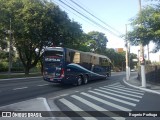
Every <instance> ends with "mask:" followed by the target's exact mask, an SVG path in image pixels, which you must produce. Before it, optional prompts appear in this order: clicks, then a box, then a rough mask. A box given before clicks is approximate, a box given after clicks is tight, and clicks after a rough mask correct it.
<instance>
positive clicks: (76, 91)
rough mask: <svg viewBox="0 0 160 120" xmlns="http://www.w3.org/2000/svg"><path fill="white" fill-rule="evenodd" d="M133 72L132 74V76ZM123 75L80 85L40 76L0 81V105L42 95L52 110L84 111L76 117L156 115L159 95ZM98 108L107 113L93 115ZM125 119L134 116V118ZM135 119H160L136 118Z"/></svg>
mask: <svg viewBox="0 0 160 120" xmlns="http://www.w3.org/2000/svg"><path fill="white" fill-rule="evenodd" d="M135 74H136V73H131V75H135ZM124 77H125V72H119V73H113V74H112V76H111V77H110V79H108V80H97V81H94V82H90V83H88V84H86V85H82V86H72V85H66V86H62V85H60V84H52V83H48V82H46V81H43V80H42V78H34V79H25V80H14V81H1V82H0V98H1V99H0V106H3V105H8V104H11V103H15V102H19V101H23V100H28V99H31V98H37V97H43V98H46V100H47V102H48V104H49V107H50V109H51V110H55V111H57V109H55V106H56V107H57V108H58V110H60V111H82V112H83V113H80V112H78V113H76V114H78V116H80V117H81V118H80V117H79V118H77V119H82V118H83V119H86V117H90V116H89V115H90V114H92V115H93V116H94V117H92V118H93V119H100V120H103V119H104V120H105V119H106V117H102V116H103V115H107V116H109V117H107V118H108V119H116V118H117V116H116V115H117V114H118V115H119V116H118V117H119V118H121V119H126V118H127V115H129V113H132V114H130V115H132V116H134V115H137V114H139V113H140V114H141V113H150V112H151V113H152V112H154V113H153V114H156V113H157V111H160V105H159V104H160V95H157V94H153V93H148V92H145V91H142V90H139V89H135V88H132V87H129V86H127V85H125V84H124V83H123V81H122V80H123V78H124ZM89 111H91V112H93V113H90V112H89ZM97 111H110V112H104V113H103V115H102V114H101V113H100V114H98V115H100V118H98V117H96V116H95V115H97ZM146 111H147V112H146ZM88 112H89V114H88ZM116 112H118V113H116ZM115 113H116V114H115ZM158 113H159V112H158ZM82 114H83V115H85V116H83V115H82ZM125 115H126V116H125ZM159 115H160V113H159ZM65 119H66V118H65ZM69 119H75V117H74V118H73V117H72V116H70V117H69ZM127 119H129V120H130V119H135V117H129V118H127ZM137 119H139V120H143V119H148V120H152V119H160V118H153V117H148V118H145V117H139V118H137Z"/></svg>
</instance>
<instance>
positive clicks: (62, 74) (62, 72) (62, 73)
mask: <svg viewBox="0 0 160 120" xmlns="http://www.w3.org/2000/svg"><path fill="white" fill-rule="evenodd" d="M63 77H64V68H62V69H61V75H60V78H63Z"/></svg>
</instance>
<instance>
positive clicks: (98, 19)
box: [70, 0, 121, 34]
mask: <svg viewBox="0 0 160 120" xmlns="http://www.w3.org/2000/svg"><path fill="white" fill-rule="evenodd" d="M70 1H71V2H72V3H74V4H75V5H77V6H78V7H79V8H81V9H83V10H84V11H85V12H87V13H88V14H90V15H91V16H92V17H94V18H96V19H97V20H99V21H100V22H102V23H103V24H105V25H106V26H108V27H109V28H111V29H112V30H114V31H116V32H117V33H118V34H121V33H120V32H119V31H118V30H116V29H115V28H113V27H111V26H110V25H108V24H107V23H105V22H104V21H102V20H101V19H99V18H98V17H96V16H95V15H93V14H92V13H90V12H89V11H88V10H86V9H85V8H83V7H82V6H81V5H79V4H78V3H76V2H75V1H73V0H70Z"/></svg>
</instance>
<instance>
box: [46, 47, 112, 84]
mask: <svg viewBox="0 0 160 120" xmlns="http://www.w3.org/2000/svg"><path fill="white" fill-rule="evenodd" d="M109 76H111V61H110V59H109V58H108V57H106V56H104V55H98V54H94V53H90V52H82V51H78V50H73V49H69V48H62V47H47V48H45V50H44V53H43V79H44V80H45V81H48V82H54V83H63V84H76V85H81V84H87V83H88V81H90V80H96V79H106V78H107V77H109Z"/></svg>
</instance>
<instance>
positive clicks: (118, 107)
mask: <svg viewBox="0 0 160 120" xmlns="http://www.w3.org/2000/svg"><path fill="white" fill-rule="evenodd" d="M81 94H82V95H85V96H87V97H89V98H91V99H94V100H96V101H99V102H101V103H103V104H106V105H109V106H111V107H114V108H117V109H119V110H122V111H131V109H128V108H125V107H123V106H120V105H117V104H114V103H111V102H108V101H106V100H103V99H100V98H98V97H95V96H93V95H90V94H88V93H85V92H82V93H81Z"/></svg>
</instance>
